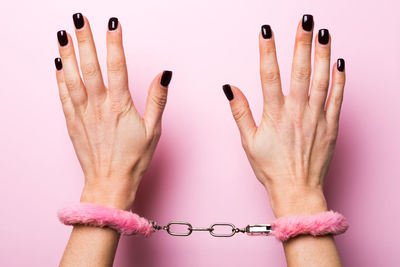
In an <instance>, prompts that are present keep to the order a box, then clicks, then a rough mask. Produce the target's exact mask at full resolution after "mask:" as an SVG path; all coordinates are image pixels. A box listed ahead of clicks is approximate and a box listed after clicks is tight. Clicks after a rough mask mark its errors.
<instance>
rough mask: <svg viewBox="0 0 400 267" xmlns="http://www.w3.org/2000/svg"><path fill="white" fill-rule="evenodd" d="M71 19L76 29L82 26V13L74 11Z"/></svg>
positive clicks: (83, 22)
mask: <svg viewBox="0 0 400 267" xmlns="http://www.w3.org/2000/svg"><path fill="white" fill-rule="evenodd" d="M72 19H73V20H74V25H75V28H76V29H77V30H79V29H80V28H82V27H83V25H84V24H85V21H84V20H83V16H82V13H75V14H74V15H72Z"/></svg>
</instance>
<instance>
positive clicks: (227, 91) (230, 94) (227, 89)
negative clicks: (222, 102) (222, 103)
mask: <svg viewBox="0 0 400 267" xmlns="http://www.w3.org/2000/svg"><path fill="white" fill-rule="evenodd" d="M222 89H223V90H224V93H225V96H226V98H228V100H229V101H231V100H232V99H233V92H232V88H231V86H230V85H229V84H225V85H224V86H222Z"/></svg>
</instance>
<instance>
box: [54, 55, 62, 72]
mask: <svg viewBox="0 0 400 267" xmlns="http://www.w3.org/2000/svg"><path fill="white" fill-rule="evenodd" d="M54 64H56V69H57V70H61V69H62V61H61V58H59V57H56V58H55V59H54Z"/></svg>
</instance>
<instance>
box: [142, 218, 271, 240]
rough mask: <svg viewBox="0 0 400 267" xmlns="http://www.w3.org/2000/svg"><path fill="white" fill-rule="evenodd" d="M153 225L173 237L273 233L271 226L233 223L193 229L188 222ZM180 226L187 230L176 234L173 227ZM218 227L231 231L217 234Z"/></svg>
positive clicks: (264, 234)
mask: <svg viewBox="0 0 400 267" xmlns="http://www.w3.org/2000/svg"><path fill="white" fill-rule="evenodd" d="M149 222H150V223H151V224H152V225H153V228H154V230H165V231H167V233H168V234H170V235H173V236H189V235H190V234H191V233H192V232H196V231H199V232H200V231H204V232H209V233H210V234H211V235H212V236H214V237H231V236H233V235H234V234H236V233H246V234H248V235H252V236H254V235H262V236H267V235H270V234H271V232H272V227H271V225H270V224H249V225H247V226H246V227H245V228H238V227H236V226H235V225H233V224H232V223H214V224H212V225H210V227H193V226H192V225H191V224H190V223H188V222H170V223H168V224H167V225H165V226H161V225H158V224H157V223H156V222H154V221H149ZM174 225H180V226H187V228H186V229H184V231H182V232H174V231H172V230H171V226H174ZM217 227H225V228H229V229H230V230H231V231H230V232H229V231H228V232H227V233H217V232H216V228H217Z"/></svg>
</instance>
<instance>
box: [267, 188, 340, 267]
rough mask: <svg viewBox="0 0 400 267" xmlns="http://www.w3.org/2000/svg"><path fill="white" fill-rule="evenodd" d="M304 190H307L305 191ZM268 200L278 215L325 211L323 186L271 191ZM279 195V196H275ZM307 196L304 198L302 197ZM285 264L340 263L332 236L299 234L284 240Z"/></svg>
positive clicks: (318, 264) (311, 265)
mask: <svg viewBox="0 0 400 267" xmlns="http://www.w3.org/2000/svg"><path fill="white" fill-rule="evenodd" d="M304 190H307V192H306V191H304ZM269 195H270V201H271V205H272V208H273V211H274V213H275V215H276V216H277V217H284V216H292V215H312V214H316V213H319V212H324V211H327V204H326V200H325V197H324V195H323V193H322V189H318V188H316V189H309V188H307V189H304V188H302V189H300V190H297V189H296V190H292V189H290V188H288V187H286V188H285V189H284V190H281V189H279V193H278V190H276V191H275V190H270V191H269ZM278 195H279V196H278ZM305 196H307V197H305ZM283 248H284V251H285V256H286V261H287V265H288V266H289V267H290V266H307V267H313V266H318V267H321V266H323V267H325V266H326V267H328V266H329V267H337V266H341V263H340V258H339V254H338V251H337V249H336V245H335V241H334V239H333V236H330V235H326V236H320V237H313V236H311V235H300V236H297V237H295V238H291V239H289V240H288V241H285V242H283Z"/></svg>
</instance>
